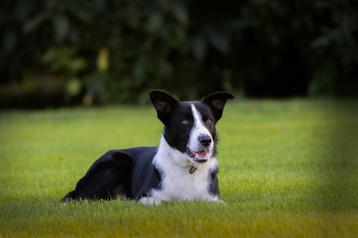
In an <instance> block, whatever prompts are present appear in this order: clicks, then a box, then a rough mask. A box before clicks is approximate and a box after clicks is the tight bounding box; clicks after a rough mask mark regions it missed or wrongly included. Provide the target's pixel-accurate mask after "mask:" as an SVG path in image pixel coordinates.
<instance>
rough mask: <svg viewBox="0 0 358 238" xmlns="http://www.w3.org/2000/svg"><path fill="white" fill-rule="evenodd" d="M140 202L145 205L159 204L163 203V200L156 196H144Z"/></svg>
mask: <svg viewBox="0 0 358 238" xmlns="http://www.w3.org/2000/svg"><path fill="white" fill-rule="evenodd" d="M139 202H140V203H142V204H144V205H155V206H158V205H160V204H161V203H162V200H160V199H158V198H154V197H142V198H141V199H139Z"/></svg>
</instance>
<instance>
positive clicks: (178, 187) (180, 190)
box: [152, 166, 210, 200]
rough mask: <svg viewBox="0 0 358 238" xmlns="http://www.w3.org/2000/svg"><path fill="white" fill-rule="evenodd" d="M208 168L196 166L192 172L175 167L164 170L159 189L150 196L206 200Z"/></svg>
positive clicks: (168, 198) (207, 195)
mask: <svg viewBox="0 0 358 238" xmlns="http://www.w3.org/2000/svg"><path fill="white" fill-rule="evenodd" d="M208 186H209V169H208V168H207V166H205V167H203V168H198V169H197V170H196V171H195V172H194V173H190V172H189V168H187V167H185V168H179V167H177V168H175V169H174V170H172V171H170V170H169V171H168V170H167V171H165V170H164V176H163V181H162V183H161V190H157V191H153V193H152V196H154V197H159V198H160V199H162V200H172V199H174V200H194V199H199V200H207V199H208V198H209V197H210V194H209V191H208Z"/></svg>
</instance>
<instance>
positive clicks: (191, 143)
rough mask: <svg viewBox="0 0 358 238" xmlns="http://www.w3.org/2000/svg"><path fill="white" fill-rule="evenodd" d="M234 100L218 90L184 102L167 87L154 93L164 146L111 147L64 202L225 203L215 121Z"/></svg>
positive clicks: (152, 97)
mask: <svg viewBox="0 0 358 238" xmlns="http://www.w3.org/2000/svg"><path fill="white" fill-rule="evenodd" d="M232 98H233V95H232V94H230V93H228V92H216V93H213V94H211V95H209V96H207V97H205V98H203V99H202V100H200V101H178V100H177V99H175V98H174V97H172V96H171V95H169V94H168V93H167V92H165V91H162V90H153V91H151V92H150V99H151V101H152V103H153V105H154V108H155V110H156V112H157V116H158V118H159V120H160V121H162V123H163V124H164V131H163V135H162V137H161V140H160V144H159V146H158V147H135V148H129V149H122V150H111V151H108V152H107V153H105V154H104V155H103V156H101V157H100V158H99V159H98V160H97V161H95V162H94V163H93V165H92V166H91V167H90V169H89V170H88V172H87V173H86V174H85V176H84V177H83V178H81V179H80V180H79V181H78V183H77V185H76V187H75V189H74V190H73V191H71V192H69V193H68V194H67V195H66V196H65V197H64V198H63V201H71V200H81V199H134V200H138V201H139V202H140V203H143V204H154V205H158V204H160V203H161V202H165V201H172V200H204V201H220V193H219V185H218V177H217V173H218V162H217V160H216V147H215V145H216V142H217V135H216V131H215V124H216V123H217V122H218V120H219V119H220V118H221V116H222V114H223V109H224V106H225V103H226V101H227V100H228V99H232Z"/></svg>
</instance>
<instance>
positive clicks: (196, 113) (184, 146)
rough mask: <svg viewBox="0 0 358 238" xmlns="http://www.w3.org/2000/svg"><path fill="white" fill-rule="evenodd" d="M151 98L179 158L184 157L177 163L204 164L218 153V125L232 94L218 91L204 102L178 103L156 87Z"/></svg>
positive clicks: (167, 139)
mask: <svg viewBox="0 0 358 238" xmlns="http://www.w3.org/2000/svg"><path fill="white" fill-rule="evenodd" d="M150 98H151V101H152V103H153V105H154V107H155V109H156V111H157V116H158V118H159V119H160V120H161V121H162V122H163V124H164V132H163V137H164V139H165V141H166V142H167V144H168V145H169V146H170V148H172V149H173V151H172V153H175V154H176V156H175V157H178V158H176V159H178V160H184V161H177V162H179V163H181V164H185V161H190V162H191V163H204V162H206V161H207V160H209V159H210V158H212V157H213V156H215V142H216V131H215V124H216V123H217V121H218V120H219V119H220V118H221V116H222V112H223V109H224V106H225V103H226V100H227V99H231V98H233V96H232V94H230V93H226V92H217V93H214V94H211V95H209V96H208V97H205V98H204V99H202V100H201V101H183V102H179V101H178V100H176V99H175V98H173V97H172V96H170V95H169V94H168V93H167V92H164V91H161V90H153V91H152V92H151V93H150Z"/></svg>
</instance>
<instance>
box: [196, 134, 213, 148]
mask: <svg viewBox="0 0 358 238" xmlns="http://www.w3.org/2000/svg"><path fill="white" fill-rule="evenodd" d="M198 140H199V142H200V144H201V145H202V146H205V147H207V146H208V145H210V143H211V137H210V136H209V135H205V134H202V135H200V136H199V137H198Z"/></svg>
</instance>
